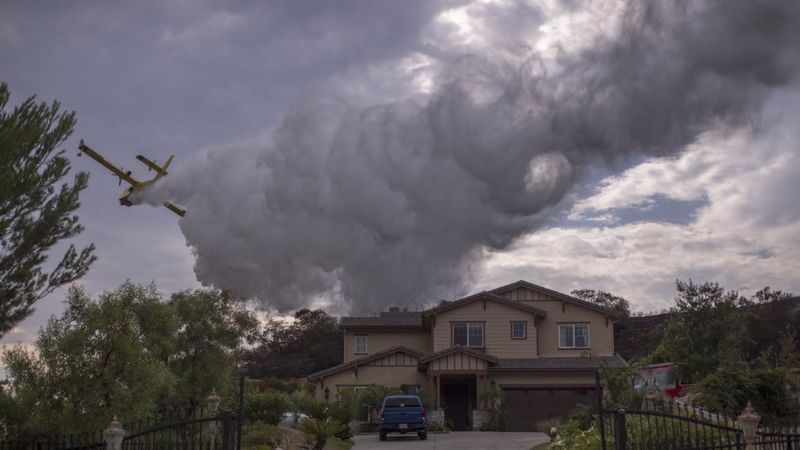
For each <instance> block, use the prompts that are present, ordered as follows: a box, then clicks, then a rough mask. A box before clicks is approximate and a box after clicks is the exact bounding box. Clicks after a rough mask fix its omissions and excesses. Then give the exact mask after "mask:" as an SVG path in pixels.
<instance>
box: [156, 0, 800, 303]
mask: <svg viewBox="0 0 800 450" xmlns="http://www.w3.org/2000/svg"><path fill="white" fill-rule="evenodd" d="M799 31H800V2H797V1H795V0H789V1H749V0H742V1H710V2H682V1H661V2H631V4H630V5H628V6H627V14H626V16H625V19H624V21H623V23H622V24H621V26H620V28H619V30H617V32H616V33H614V35H613V37H608V38H603V39H598V40H597V42H595V43H594V45H593V47H592V48H589V49H584V50H582V51H580V52H579V53H576V54H571V55H562V56H561V57H559V58H558V61H557V64H550V65H548V66H547V67H545V64H544V63H542V62H541V60H540V59H539V58H537V57H536V55H530V56H529V57H528V58H526V59H522V58H520V59H519V60H513V61H512V60H509V59H508V58H500V57H495V56H491V55H473V56H470V57H464V58H462V59H460V60H458V61H456V62H454V63H452V64H450V65H448V66H447V67H446V68H445V69H443V70H442V72H441V74H440V75H439V76H438V78H437V79H436V84H435V87H434V89H433V91H432V92H431V93H430V94H428V95H426V96H425V97H424V98H422V97H413V98H409V99H407V100H402V101H395V102H391V103H387V104H380V105H375V106H371V107H367V108H361V107H355V106H352V105H351V104H348V102H347V101H346V100H343V99H339V98H336V97H335V96H330V97H327V98H317V99H314V100H310V101H306V102H303V103H301V104H299V105H297V106H296V107H294V108H293V109H292V110H291V111H290V112H289V113H288V114H287V115H286V116H285V118H284V119H283V121H282V123H281V124H280V126H279V127H278V128H277V129H276V130H275V131H274V132H273V133H272V135H271V137H270V138H269V139H266V140H265V142H263V143H261V142H252V143H250V144H247V143H244V144H235V145H230V146H228V147H226V148H220V149H216V150H209V151H205V152H202V153H200V154H198V155H197V156H196V157H195V158H194V159H193V160H191V161H184V162H183V165H182V166H181V167H178V168H176V170H175V172H174V173H173V174H171V175H170V177H168V178H167V179H165V181H164V182H163V183H162V184H161V185H160V186H158V187H157V189H156V190H154V192H152V193H151V194H150V195H149V197H150V198H149V199H148V201H151V202H153V203H157V200H159V199H163V198H169V199H172V200H175V201H177V202H178V203H181V204H183V205H185V206H186V207H187V209H188V211H189V213H188V214H187V216H186V217H185V218H183V219H182V220H181V221H180V226H181V229H182V231H183V233H184V234H185V236H186V240H187V244H188V245H190V246H191V247H192V248H193V250H194V252H195V255H196V265H195V272H196V274H197V277H198V279H199V280H200V281H201V282H203V283H204V284H209V285H213V286H217V287H220V288H226V289H231V290H233V291H235V292H237V293H239V294H242V295H246V296H252V297H255V298H258V299H260V301H261V302H262V303H263V304H264V305H265V306H270V307H275V308H277V309H278V310H281V311H285V310H291V309H296V308H299V307H302V306H305V305H308V304H309V303H310V302H312V301H314V300H315V299H319V298H326V299H331V300H333V301H334V303H335V305H336V306H335V308H338V309H340V310H349V311H351V312H356V313H359V312H361V313H363V312H369V311H376V310H378V309H381V308H383V307H385V306H387V305H392V304H395V305H413V304H414V303H416V302H421V303H431V302H434V301H437V300H438V299H440V298H451V297H453V296H454V295H458V294H461V293H463V292H465V291H466V290H467V289H468V288H469V287H470V286H471V284H472V282H473V280H474V277H475V276H476V274H477V273H478V272H479V270H480V267H481V262H482V261H483V257H484V254H485V251H486V250H487V249H488V250H492V249H503V248H506V247H507V246H509V245H510V244H511V243H512V242H513V241H514V240H515V239H516V238H518V237H520V236H522V235H524V234H526V233H529V232H531V231H533V230H535V229H536V228H537V226H539V225H540V224H541V223H542V221H543V220H544V219H545V218H546V217H547V216H548V215H549V214H550V213H552V211H553V210H554V209H555V208H556V207H557V206H558V204H559V202H560V201H561V200H562V199H563V198H564V196H565V194H566V193H568V192H569V190H570V189H571V187H572V186H573V185H574V184H575V183H576V182H580V180H581V175H582V174H583V173H584V172H585V170H586V169H587V168H588V167H592V166H597V165H602V166H604V167H612V168H613V167H619V166H620V165H621V164H622V163H625V162H629V161H631V160H632V159H633V158H637V157H641V156H660V155H669V154H674V153H676V152H679V151H681V150H682V149H683V148H684V147H685V146H686V145H687V144H689V143H691V142H693V141H694V140H695V139H696V138H697V137H698V136H699V135H700V134H701V133H702V132H704V131H706V130H708V129H711V128H719V127H739V126H746V125H747V124H748V123H750V121H751V120H753V119H754V118H756V117H757V115H758V113H759V111H760V106H761V104H762V103H763V101H764V99H765V98H766V97H767V96H768V95H770V93H771V91H772V88H775V87H778V86H782V85H785V84H787V83H789V82H791V81H792V80H793V79H794V76H795V73H796V69H797V66H798V60H800V58H798V49H799V48H800V46H798V42H800V40H798V37H800V36H798V34H799ZM520 61H521V62H520ZM532 277H534V278H535V274H532Z"/></svg>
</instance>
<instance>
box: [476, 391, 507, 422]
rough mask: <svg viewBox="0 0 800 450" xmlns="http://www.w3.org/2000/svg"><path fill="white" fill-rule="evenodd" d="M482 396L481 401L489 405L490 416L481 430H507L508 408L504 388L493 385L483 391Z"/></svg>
mask: <svg viewBox="0 0 800 450" xmlns="http://www.w3.org/2000/svg"><path fill="white" fill-rule="evenodd" d="M480 397H481V398H480V399H481V401H483V402H484V403H486V405H488V407H489V417H488V418H487V420H486V423H485V424H484V425H483V426H481V431H505V429H506V426H507V425H508V410H507V409H506V397H505V395H504V394H503V389H501V388H500V386H497V385H491V386H490V387H489V389H486V390H485V391H483V392H482V393H481V396H480Z"/></svg>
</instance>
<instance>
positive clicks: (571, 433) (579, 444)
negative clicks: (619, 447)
mask: <svg viewBox="0 0 800 450" xmlns="http://www.w3.org/2000/svg"><path fill="white" fill-rule="evenodd" d="M600 444H601V442H600V432H599V431H598V430H597V428H596V427H590V428H589V429H588V430H581V429H580V427H579V426H578V424H577V423H575V422H567V423H566V424H564V425H562V426H560V427H558V433H557V435H556V437H555V439H553V441H552V442H551V443H550V450H600V449H601V448H602V445H600ZM609 448H611V447H609Z"/></svg>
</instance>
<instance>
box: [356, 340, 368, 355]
mask: <svg viewBox="0 0 800 450" xmlns="http://www.w3.org/2000/svg"><path fill="white" fill-rule="evenodd" d="M355 353H356V354H357V355H361V354H366V353H367V336H363V335H362V336H356V351H355Z"/></svg>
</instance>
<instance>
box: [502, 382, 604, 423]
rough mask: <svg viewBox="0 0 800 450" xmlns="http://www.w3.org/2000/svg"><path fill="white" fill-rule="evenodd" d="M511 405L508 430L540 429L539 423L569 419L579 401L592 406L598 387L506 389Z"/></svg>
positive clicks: (505, 392) (507, 400)
mask: <svg viewBox="0 0 800 450" xmlns="http://www.w3.org/2000/svg"><path fill="white" fill-rule="evenodd" d="M503 393H504V394H505V397H506V407H507V408H508V417H509V424H508V431H539V430H538V429H537V427H536V422H538V421H540V420H544V419H553V418H556V417H560V418H562V419H563V420H566V418H567V415H568V414H569V412H570V411H572V410H573V409H575V407H576V406H577V405H578V404H584V405H590V404H592V398H593V396H594V389H513V388H507V389H503Z"/></svg>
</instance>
